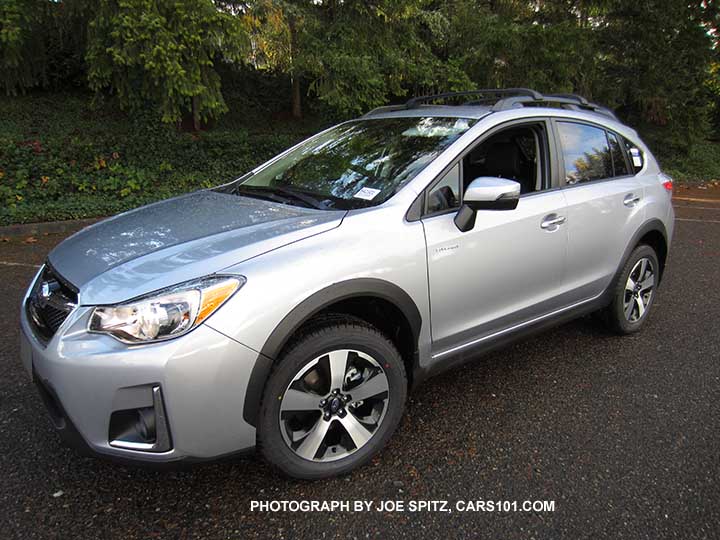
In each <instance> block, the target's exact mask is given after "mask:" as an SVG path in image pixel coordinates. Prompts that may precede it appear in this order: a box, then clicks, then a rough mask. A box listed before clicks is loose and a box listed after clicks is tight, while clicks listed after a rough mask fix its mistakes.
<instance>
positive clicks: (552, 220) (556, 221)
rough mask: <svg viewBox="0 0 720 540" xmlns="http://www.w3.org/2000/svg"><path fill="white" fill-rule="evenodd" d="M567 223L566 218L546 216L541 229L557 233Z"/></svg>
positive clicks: (552, 215) (554, 215)
mask: <svg viewBox="0 0 720 540" xmlns="http://www.w3.org/2000/svg"><path fill="white" fill-rule="evenodd" d="M563 223H565V216H558V215H557V214H550V215H549V216H545V218H544V219H543V220H542V223H540V228H541V229H543V230H545V231H555V230H557V228H558V227H559V226H560V225H562V224H563Z"/></svg>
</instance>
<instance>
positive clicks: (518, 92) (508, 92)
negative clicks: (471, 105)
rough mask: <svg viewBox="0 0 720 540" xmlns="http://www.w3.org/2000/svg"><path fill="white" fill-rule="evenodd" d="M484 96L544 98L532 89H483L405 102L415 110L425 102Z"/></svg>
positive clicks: (433, 95)
mask: <svg viewBox="0 0 720 540" xmlns="http://www.w3.org/2000/svg"><path fill="white" fill-rule="evenodd" d="M482 94H489V95H490V96H492V97H500V96H525V97H530V98H532V99H535V100H541V99H542V98H543V95H542V94H541V93H540V92H536V91H535V90H531V89H530V88H481V89H478V90H465V91H462V92H445V93H443V94H430V95H427V96H419V97H414V98H411V99H409V100H407V101H406V102H405V108H406V109H413V108H415V107H417V106H418V105H419V104H420V103H423V102H425V101H434V100H437V99H448V98H454V97H464V96H477V95H482ZM488 99H490V97H488V98H485V99H483V100H482V101H486V100H488Z"/></svg>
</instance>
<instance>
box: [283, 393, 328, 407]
mask: <svg viewBox="0 0 720 540" xmlns="http://www.w3.org/2000/svg"><path fill="white" fill-rule="evenodd" d="M321 399H322V397H320V396H318V395H317V394H313V393H312V392H303V391H301V390H295V389H293V388H291V389H289V390H288V391H287V392H285V396H284V397H283V400H282V404H281V405H280V410H281V411H314V410H318V408H319V404H320V400H321Z"/></svg>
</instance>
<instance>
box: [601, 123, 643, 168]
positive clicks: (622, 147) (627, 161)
mask: <svg viewBox="0 0 720 540" xmlns="http://www.w3.org/2000/svg"><path fill="white" fill-rule="evenodd" d="M608 133H612V134H613V135H614V136H615V139H616V140H617V142H618V146H619V147H620V152H622V156H623V159H624V160H625V167H627V170H628V171H635V168H634V167H633V165H632V161H630V156H629V155H628V152H627V148H625V143H624V142H623V140H624V139H625V138H624V137H623V136H622V135H620V134H619V133H616V132H614V131H612V130H608ZM635 174H637V173H635V172H631V173H628V174H621V175H617V178H625V177H627V176H635Z"/></svg>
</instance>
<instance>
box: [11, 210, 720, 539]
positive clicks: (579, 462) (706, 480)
mask: <svg viewBox="0 0 720 540" xmlns="http://www.w3.org/2000/svg"><path fill="white" fill-rule="evenodd" d="M676 207H677V208H676V212H677V216H678V218H679V219H678V221H677V222H676V235H675V239H674V242H673V246H672V252H671V259H670V261H669V265H668V270H667V273H666V276H665V280H664V283H663V284H662V287H661V288H660V290H659V295H658V296H657V298H656V303H655V307H654V312H653V313H652V315H651V317H650V319H649V320H648V322H647V325H646V327H645V329H644V330H643V331H642V332H641V333H639V334H636V335H633V336H630V337H617V336H613V335H610V334H608V333H607V332H605V331H604V330H603V329H602V328H601V327H600V326H598V324H597V323H596V322H595V321H594V320H593V319H592V318H590V317H588V318H584V319H581V320H578V321H575V322H572V323H569V324H566V325H564V326H562V327H559V328H557V329H554V330H551V331H549V332H547V333H545V334H542V335H540V336H537V337H534V338H531V339H529V340H526V341H523V342H521V343H518V344H516V345H514V346H511V347H509V348H507V349H504V350H502V351H498V352H496V353H493V354H491V355H489V356H486V357H484V358H483V359H481V360H480V361H478V362H476V363H474V364H472V365H468V366H465V367H462V368H460V369H456V370H454V371H451V372H449V373H446V374H444V375H442V376H441V377H439V378H436V379H433V380H431V381H429V382H427V383H426V384H424V385H423V386H422V387H421V388H419V389H418V390H417V391H416V392H415V393H413V394H412V395H411V396H410V401H409V403H408V407H407V412H406V415H405V418H404V420H403V422H402V424H401V426H400V428H399V430H398V432H397V433H396V434H395V436H394V437H393V439H392V441H391V443H390V444H389V446H388V447H387V448H386V449H385V450H384V451H383V452H382V453H381V455H380V456H379V457H377V458H376V459H375V460H374V461H373V462H372V463H371V464H370V465H369V466H366V467H364V468H362V469H361V470H358V471H356V472H355V473H353V474H351V475H349V476H346V477H343V478H338V479H333V480H329V481H321V482H313V483H310V482H299V481H294V480H289V479H285V478H281V477H280V476H278V475H277V474H276V473H274V472H273V471H272V470H271V469H270V468H269V467H268V466H267V465H265V464H264V463H263V462H262V460H261V459H260V458H258V457H250V458H241V459H234V460H232V461H225V462H221V463H214V464H206V465H199V466H194V467H191V468H187V469H182V470H177V471H150V470H146V469H140V468H133V467H125V466H119V465H116V464H113V463H108V462H105V461H101V460H98V459H93V458H83V457H79V456H78V455H76V454H75V453H74V452H73V451H72V450H69V449H66V448H65V447H63V446H62V444H61V443H60V441H59V440H58V438H57V436H56V434H55V433H54V431H53V429H52V428H51V426H50V423H49V420H48V418H47V415H46V412H45V410H44V408H43V405H42V403H41V401H40V398H39V396H38V394H37V392H36V390H35V388H34V386H33V385H32V384H31V383H30V381H29V380H28V377H27V376H26V374H25V372H24V371H23V369H22V366H21V364H20V360H19V351H18V348H19V347H18V312H19V306H20V301H21V297H22V294H23V292H24V290H25V288H26V287H27V285H28V283H29V281H30V279H31V278H32V276H33V274H34V272H35V271H36V265H39V264H40V263H41V262H42V261H43V258H44V256H45V255H46V254H47V252H48V250H49V249H50V248H51V247H52V246H53V245H54V244H55V243H57V242H59V241H60V240H61V239H62V236H61V235H58V234H47V233H39V234H38V235H37V236H32V237H24V236H19V237H8V238H3V237H2V236H1V235H0V291H1V293H2V294H1V295H0V302H1V304H0V305H2V306H3V308H4V315H3V316H2V317H0V335H2V336H3V337H2V338H1V339H0V538H8V539H10V538H22V539H27V540H29V539H34V538H61V539H66V538H67V539H84V538H102V539H111V538H118V539H147V538H243V539H245V538H300V539H303V538H308V539H310V538H313V539H322V538H343V539H353V538H357V539H364V538H424V539H433V538H442V539H445V538H484V537H487V538H503V539H514V538H519V539H528V538H537V539H540V538H552V539H559V538H568V539H572V540H578V539H582V538H614V539H624V538H627V539H633V540H637V539H644V538H648V539H653V540H657V539H660V538H678V539H683V540H686V539H692V538H718V537H719V536H720V416H719V415H718V412H720V405H719V403H720V334H719V330H720V324H719V321H720V289H719V288H718V283H719V282H720V266H719V264H718V263H719V262H720V204H715V203H702V202H700V203H698V202H693V201H678V202H676ZM253 500H256V501H269V500H275V501H282V500H292V501H301V500H306V501H309V500H317V501H326V500H327V501H330V500H339V501H345V500H347V501H355V500H369V501H374V502H375V503H376V504H377V503H379V502H381V501H388V500H389V501H405V502H406V503H407V502H409V501H419V500H445V501H448V507H449V508H451V509H453V512H440V511H435V512H430V511H423V512H409V511H405V512H399V511H398V512H385V511H375V510H372V511H366V512H355V513H353V512H341V511H338V512H324V513H307V512H297V513H295V512H267V511H251V501H253ZM467 500H472V501H475V500H484V501H519V502H520V503H522V501H526V500H529V501H536V500H540V501H554V504H555V510H554V511H553V512H535V511H529V512H522V511H517V512H515V511H499V512H497V511H496V512H459V511H457V510H456V508H457V507H456V506H455V505H456V503H457V502H458V501H467Z"/></svg>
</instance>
